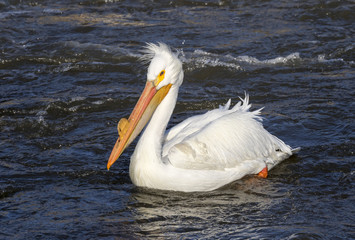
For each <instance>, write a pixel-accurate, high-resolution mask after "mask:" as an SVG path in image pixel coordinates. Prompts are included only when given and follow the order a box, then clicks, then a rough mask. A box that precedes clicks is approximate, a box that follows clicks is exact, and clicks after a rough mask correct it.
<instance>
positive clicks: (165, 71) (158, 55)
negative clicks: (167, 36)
mask: <svg viewBox="0 0 355 240" xmlns="http://www.w3.org/2000/svg"><path fill="white" fill-rule="evenodd" d="M144 53H145V54H144V56H143V57H142V60H144V61H150V64H149V67H148V72H147V82H146V85H145V88H144V90H143V92H142V94H141V96H140V98H139V100H138V102H137V104H136V106H135V107H134V109H133V111H132V113H131V115H130V116H129V118H128V119H126V118H122V119H121V120H120V121H119V123H118V126H117V129H118V135H119V137H118V139H117V141H116V144H115V146H114V147H113V150H112V152H111V155H110V158H109V160H108V163H107V169H109V168H110V167H111V165H112V164H113V163H114V162H115V161H116V160H117V159H118V158H119V156H120V155H121V154H122V152H123V151H124V150H125V149H126V148H127V147H128V145H129V144H130V143H131V142H132V141H133V140H134V139H135V138H136V137H137V136H138V135H139V133H140V132H141V131H142V129H143V128H144V126H145V125H146V124H147V123H148V121H149V119H150V118H151V117H152V115H153V113H154V111H155V109H156V108H157V107H158V106H159V104H160V103H161V102H162V101H163V99H164V98H165V96H166V95H167V94H168V93H169V91H170V89H171V88H172V87H179V86H180V85H181V84H182V81H183V76H184V74H183V71H182V64H181V61H180V60H179V59H178V57H177V55H176V54H174V53H173V52H172V51H171V50H170V48H169V47H168V46H167V45H165V44H163V43H159V44H152V43H149V44H147V46H146V48H145V50H144Z"/></svg>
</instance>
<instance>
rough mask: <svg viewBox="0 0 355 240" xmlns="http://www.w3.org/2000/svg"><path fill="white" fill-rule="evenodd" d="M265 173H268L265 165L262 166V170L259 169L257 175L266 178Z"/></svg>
mask: <svg viewBox="0 0 355 240" xmlns="http://www.w3.org/2000/svg"><path fill="white" fill-rule="evenodd" d="M267 173H268V170H267V167H264V168H263V170H261V171H260V172H259V173H258V176H259V177H261V178H267Z"/></svg>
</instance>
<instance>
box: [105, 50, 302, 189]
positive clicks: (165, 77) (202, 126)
mask: <svg viewBox="0 0 355 240" xmlns="http://www.w3.org/2000/svg"><path fill="white" fill-rule="evenodd" d="M144 52H145V54H144V57H143V58H144V60H146V61H150V65H149V67H148V72H147V82H146V85H145V88H144V90H143V93H142V94H141V96H140V98H139V100H138V102H137V104H136V106H135V107H134V109H133V111H132V113H131V115H130V117H129V118H128V119H126V118H122V119H121V120H120V121H119V123H118V126H117V129H118V134H119V137H118V139H117V141H116V144H115V146H114V148H113V150H112V152H111V155H110V158H109V160H108V163H107V169H110V167H111V165H112V164H113V163H114V162H115V161H116V160H117V159H118V158H119V156H120V155H121V154H122V152H123V151H124V150H125V149H126V148H127V147H128V145H129V144H130V143H131V142H132V141H133V140H134V139H135V138H136V137H137V136H138V134H139V133H140V132H141V131H142V130H143V128H144V127H145V125H146V124H147V123H148V125H147V126H146V128H145V130H144V132H143V134H142V136H141V138H140V139H139V141H138V143H137V146H136V148H135V151H134V153H133V155H132V157H131V161H130V166H129V175H130V178H131V180H132V182H133V183H134V184H135V185H136V186H141V187H147V188H154V189H162V190H173V191H183V192H196V191H211V190H215V189H218V188H220V187H222V186H224V185H226V184H228V183H231V182H233V181H235V180H238V179H240V178H242V177H244V176H245V175H249V174H258V175H259V176H260V177H264V178H266V177H267V174H268V171H269V170H270V169H272V168H273V167H274V166H276V165H277V164H278V163H280V162H281V161H283V160H284V159H286V158H288V157H290V156H291V155H292V154H293V153H295V152H296V151H298V150H299V149H292V148H291V147H290V146H289V145H286V144H285V143H284V142H283V141H282V140H280V139H279V138H277V137H275V136H273V135H272V134H270V133H269V132H268V131H266V130H265V129H264V128H263V125H262V124H261V120H262V119H261V117H260V116H259V115H260V111H261V109H259V110H256V111H249V109H250V107H251V105H250V104H249V96H248V95H247V94H246V95H245V98H244V99H242V98H240V99H241V101H240V102H238V103H237V104H236V105H235V106H234V107H232V108H230V104H231V101H230V100H229V101H228V102H227V103H226V104H225V105H224V106H220V107H219V108H218V109H214V110H211V111H208V112H207V113H205V114H202V115H197V116H193V117H190V118H188V119H186V120H184V121H183V122H181V123H180V124H178V125H176V126H175V127H173V128H171V129H170V130H169V131H168V132H166V133H165V130H166V127H167V124H168V122H169V119H170V117H171V115H172V113H173V110H174V107H175V104H176V100H177V96H178V91H179V87H180V86H181V84H182V82H183V76H184V73H183V70H182V63H181V61H180V60H179V59H178V56H177V53H174V52H172V50H171V49H170V48H169V47H168V46H167V45H165V44H163V43H158V44H147V46H146V48H145V50H144Z"/></svg>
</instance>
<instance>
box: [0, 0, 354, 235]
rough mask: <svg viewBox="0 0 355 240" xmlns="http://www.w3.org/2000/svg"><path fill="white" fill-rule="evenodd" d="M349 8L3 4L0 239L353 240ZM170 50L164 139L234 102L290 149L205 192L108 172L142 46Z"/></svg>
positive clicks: (135, 87)
mask: <svg viewBox="0 0 355 240" xmlns="http://www.w3.org/2000/svg"><path fill="white" fill-rule="evenodd" d="M354 12H355V4H354V2H353V1H335V0H330V1H276V0H270V1H236V2H233V1H176V2H175V1H174V2H170V3H169V2H165V1H133V2H132V1H104V0H97V1H85V0H83V1H16V0H14V1H10V0H9V1H7V0H5V1H0V81H1V88H0V238H2V239H71V238H74V239H115V238H118V239H121V238H131V239H141V238H160V239H175V238H187V239H195V238H202V239H203V238H214V239H216V238H218V239H229V238H233V239H238V238H242V239H243V238H246V239H274V238H279V239H350V238H355V231H354V229H355V217H354V216H355V197H354V195H355V191H354V186H355V185H354V179H355V177H354V175H355V173H354V159H355V158H354V149H355V148H354V146H355V144H354V139H355V136H354V130H355V129H354V110H355V108H354V106H355V105H354V99H355V94H354V90H355V84H354V82H355V62H354V61H355V43H354V36H355V14H354ZM157 41H161V42H165V43H167V44H169V45H170V46H172V47H173V48H175V49H178V50H180V51H181V55H180V58H181V59H182V61H183V64H184V71H185V81H184V84H183V85H182V87H181V89H180V95H179V100H178V101H179V102H178V104H177V107H176V109H175V113H174V115H173V117H172V120H171V122H170V126H171V125H173V124H176V123H178V122H180V121H182V120H183V119H185V118H187V117H189V116H192V115H194V114H197V113H202V112H205V111H207V110H210V109H212V108H215V107H217V106H218V105H219V104H223V103H225V102H226V101H227V100H228V99H229V98H231V99H232V101H233V102H234V103H235V102H237V101H238V96H243V95H244V91H247V92H248V93H249V94H250V98H251V102H252V103H253V106H254V109H256V108H259V107H262V106H265V109H264V111H263V113H264V117H265V118H266V120H265V121H264V125H265V127H266V128H267V129H268V130H269V131H270V132H272V133H273V134H275V135H276V136H278V137H280V138H281V139H283V140H284V141H285V142H286V143H288V144H290V145H291V146H293V147H298V146H300V147H302V151H301V152H300V153H299V154H298V155H297V156H294V157H292V158H290V159H288V160H286V161H285V162H283V163H282V164H281V165H279V166H278V167H276V168H274V169H273V170H272V171H271V172H270V176H269V178H268V179H265V180H263V179H258V178H254V177H247V178H244V179H242V180H239V181H237V182H235V183H232V184H230V185H228V186H226V187H224V188H222V189H219V190H216V191H213V192H208V193H194V194H185V193H175V192H165V191H157V190H149V189H142V188H137V187H135V186H133V185H132V183H131V181H130V179H129V176H128V165H129V157H130V155H131V154H132V152H133V148H134V144H133V145H132V146H131V147H130V148H129V149H128V150H127V151H126V152H125V153H124V154H123V155H122V157H121V158H120V160H119V161H118V162H116V164H115V165H114V166H113V168H112V170H110V171H107V170H106V162H107V159H108V156H109V154H110V151H111V149H112V146H113V144H114V141H115V140H116V138H117V131H116V124H117V121H118V120H119V119H120V118H121V117H127V116H128V115H129V113H130V111H131V110H132V108H133V106H134V104H135V102H136V101H137V98H138V96H139V94H140V92H141V91H142V89H143V87H144V81H145V71H146V66H144V65H143V64H142V63H141V62H139V61H138V59H139V57H140V56H141V53H140V50H141V49H142V46H144V44H145V42H157Z"/></svg>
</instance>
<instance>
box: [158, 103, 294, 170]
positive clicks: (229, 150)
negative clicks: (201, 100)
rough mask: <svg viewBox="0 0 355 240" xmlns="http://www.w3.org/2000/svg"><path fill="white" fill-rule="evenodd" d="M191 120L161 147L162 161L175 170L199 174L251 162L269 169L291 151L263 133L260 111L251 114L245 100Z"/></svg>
mask: <svg viewBox="0 0 355 240" xmlns="http://www.w3.org/2000/svg"><path fill="white" fill-rule="evenodd" d="M229 106H230V101H228V103H227V104H226V105H225V106H224V107H220V108H219V109H215V110H212V111H209V112H207V113H205V114H202V115H198V116H194V117H191V118H189V119H187V120H185V121H183V122H182V123H180V124H179V125H177V126H176V127H174V128H172V129H171V130H170V131H169V133H168V134H167V136H166V139H165V143H164V146H163V159H164V161H165V162H168V161H169V162H170V163H171V164H172V165H173V166H174V167H178V168H183V169H196V170H197V169H199V170H202V169H203V170H224V169H227V168H236V167H238V165H241V164H243V163H246V162H247V161H250V160H260V161H264V162H265V164H267V165H268V167H269V168H272V167H273V166H274V165H276V164H277V163H278V162H280V161H282V160H283V159H285V158H287V157H288V156H290V155H291V154H292V153H291V148H290V147H289V146H288V145H286V144H285V143H284V142H282V141H281V140H280V139H278V138H277V137H275V136H273V135H271V134H270V133H269V132H268V131H266V130H265V129H264V128H263V126H262V124H261V117H260V116H259V114H260V110H261V109H259V110H256V111H253V112H250V111H249V109H250V107H251V105H250V104H249V97H248V96H246V97H245V99H242V101H241V102H238V104H236V105H235V106H234V107H233V108H232V109H229Z"/></svg>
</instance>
